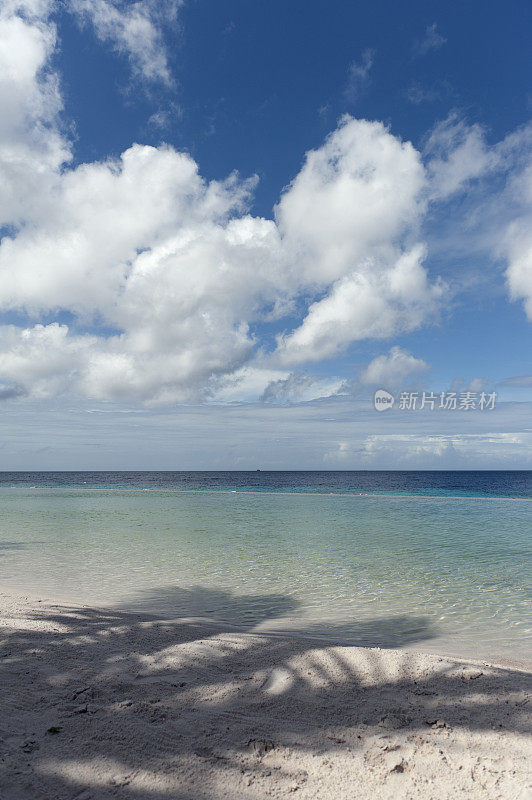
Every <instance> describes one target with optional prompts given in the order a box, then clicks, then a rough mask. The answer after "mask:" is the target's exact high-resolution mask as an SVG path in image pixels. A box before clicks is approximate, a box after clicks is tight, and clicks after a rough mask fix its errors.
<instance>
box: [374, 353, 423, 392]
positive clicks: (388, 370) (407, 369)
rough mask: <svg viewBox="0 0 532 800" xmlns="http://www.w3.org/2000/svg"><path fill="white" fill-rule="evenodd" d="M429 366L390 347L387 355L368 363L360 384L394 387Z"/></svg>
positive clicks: (419, 359)
mask: <svg viewBox="0 0 532 800" xmlns="http://www.w3.org/2000/svg"><path fill="white" fill-rule="evenodd" d="M427 369H429V365H428V364H427V363H426V362H425V361H423V359H421V358H416V357H415V356H413V355H412V353H409V352H408V351H407V350H402V349H401V348H400V347H392V348H391V350H390V352H389V353H388V354H387V355H382V356H377V358H374V359H373V361H370V363H369V364H368V366H367V367H366V369H365V370H364V372H363V373H362V375H361V381H362V383H369V384H382V385H383V386H396V385H397V384H399V383H401V381H403V380H404V379H405V378H406V377H407V376H408V375H411V374H412V373H416V372H424V371H425V370H427Z"/></svg>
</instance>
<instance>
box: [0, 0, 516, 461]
mask: <svg viewBox="0 0 532 800" xmlns="http://www.w3.org/2000/svg"><path fill="white" fill-rule="evenodd" d="M529 17H530V9H529V8H528V6H527V4H525V3H522V2H511V3H506V4H504V5H503V4H502V3H499V4H494V3H492V4H485V3H480V2H468V3H462V2H449V3H439V2H419V3H418V2H412V3H409V4H408V6H407V7H405V6H401V5H400V4H397V3H392V2H377V3H373V4H361V3H350V4H348V3H345V2H328V3H321V2H320V3H318V2H305V3H303V2H289V3H287V2H282V3H281V2H269V3H259V2H249V0H247V2H244V0H241V1H240V2H233V1H232V0H228V1H227V2H224V3H220V2H214V1H213V0H210V1H209V2H207V0H195V1H194V2H174V1H173V0H140V2H138V3H135V4H132V3H124V2H118V0H71V2H67V3H56V2H54V1H53V0H22V2H16V0H9V1H8V2H7V3H5V4H4V7H3V9H2V11H1V12H0V45H1V48H0V60H1V61H2V77H0V101H1V102H2V106H3V107H4V109H6V113H5V115H4V122H3V123H2V125H0V178H1V180H2V185H3V187H4V191H3V199H1V200H0V215H1V219H0V226H1V227H0V232H1V233H2V235H3V239H2V241H1V243H0V272H1V273H2V275H3V279H2V281H1V282H0V313H1V321H0V397H1V398H2V400H1V402H2V408H3V414H2V419H1V420H0V432H1V433H0V435H1V436H2V439H1V440H0V444H1V446H0V468H3V469H16V468H20V469H27V468H31V467H34V468H39V469H47V468H48V469H60V468H65V469H66V468H69V469H75V468H79V469H83V468H91V469H95V468H100V469H106V468H109V469H119V468H128V467H129V468H136V469H142V468H154V469H157V468H160V469H165V468H167V469H172V468H175V469H179V468H185V469H186V468H198V469H199V468H210V467H212V468H255V467H256V466H257V465H259V466H263V467H264V468H279V469H282V468H312V469H320V468H331V469H332V468H339V469H349V468H353V469H357V468H364V469H371V468H418V467H419V468H435V469H437V468H497V467H501V468H526V467H530V466H531V465H532V363H531V352H532V346H531V345H532V338H531V323H532V180H531V175H532V159H531V152H532V148H531V143H532V126H531V125H530V110H531V97H532V95H531V91H530V63H529V57H528V52H529V48H528V41H527V31H529V30H530V18H529ZM377 388H386V389H387V390H389V391H390V392H391V393H393V394H394V396H395V397H396V398H398V397H399V394H400V392H401V391H414V392H417V393H418V394H419V395H420V396H421V394H422V392H423V391H426V392H429V391H432V392H436V393H441V392H451V391H455V392H457V393H458V394H459V393H460V392H464V391H471V392H474V393H476V395H477V399H478V398H480V394H481V393H482V392H485V393H491V392H497V403H496V408H495V409H494V410H492V411H480V410H479V409H475V410H472V411H467V412H466V411H460V410H456V411H440V410H438V409H436V410H435V411H434V412H430V413H429V412H427V411H421V410H416V411H412V412H411V413H408V412H405V411H401V410H400V409H399V408H398V403H396V406H395V407H394V408H393V409H391V410H390V411H387V412H386V413H385V414H377V413H376V412H375V410H374V408H373V393H374V391H375V389H377ZM154 431H157V435H154ZM272 443H274V444H272Z"/></svg>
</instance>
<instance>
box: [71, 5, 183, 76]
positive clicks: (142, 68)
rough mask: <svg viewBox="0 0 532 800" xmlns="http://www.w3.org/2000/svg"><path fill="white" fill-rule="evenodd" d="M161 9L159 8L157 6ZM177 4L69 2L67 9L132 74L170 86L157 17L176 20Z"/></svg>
mask: <svg viewBox="0 0 532 800" xmlns="http://www.w3.org/2000/svg"><path fill="white" fill-rule="evenodd" d="M161 5H162V6H163V7H162V8H160V6H161ZM180 5H181V2H180V0H174V1H173V2H168V3H165V4H161V3H160V2H159V3H157V2H156V0H139V2H133V3H129V2H124V1H123V0H70V9H71V10H72V11H73V12H74V13H75V14H77V15H78V16H79V18H80V19H81V20H89V21H90V22H91V23H92V25H93V26H94V30H95V32H96V35H97V36H98V38H99V39H101V40H102V41H103V42H109V43H110V44H111V45H112V46H113V47H114V48H115V49H116V50H117V51H118V52H119V53H122V54H124V55H126V56H127V57H128V59H129V61H130V63H131V66H132V68H133V70H134V72H135V73H136V74H137V75H139V76H141V77H142V78H144V79H146V80H148V81H153V80H160V81H163V82H164V83H167V84H169V83H171V74H170V70H169V68H168V59H167V54H166V49H165V46H164V42H163V36H162V32H161V26H160V16H161V14H162V13H164V15H165V17H166V18H167V19H168V18H172V17H174V18H175V13H176V11H177V9H178V7H179V6H180Z"/></svg>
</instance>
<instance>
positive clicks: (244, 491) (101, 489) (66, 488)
mask: <svg viewBox="0 0 532 800" xmlns="http://www.w3.org/2000/svg"><path fill="white" fill-rule="evenodd" d="M2 489H20V490H26V491H27V490H29V489H31V490H35V491H41V490H43V491H52V492H56V491H80V492H124V493H127V492H129V493H131V494H139V493H140V492H162V493H166V494H243V495H246V494H249V495H281V496H282V497H298V496H301V497H386V498H388V499H394V498H398V499H405V500H514V501H515V500H517V501H521V500H523V501H525V502H532V497H510V496H503V495H471V496H469V495H442V494H393V493H386V492H354V491H353V492H302V491H293V492H288V491H284V490H272V491H259V490H255V489H169V488H163V487H149V486H146V487H128V486H124V487H119V486H116V487H115V486H0V490H2Z"/></svg>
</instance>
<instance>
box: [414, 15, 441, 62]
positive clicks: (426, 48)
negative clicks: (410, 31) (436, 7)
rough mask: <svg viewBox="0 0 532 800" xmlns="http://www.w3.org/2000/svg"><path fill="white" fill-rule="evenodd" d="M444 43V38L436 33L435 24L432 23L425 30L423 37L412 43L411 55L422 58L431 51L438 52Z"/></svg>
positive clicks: (436, 27)
mask: <svg viewBox="0 0 532 800" xmlns="http://www.w3.org/2000/svg"><path fill="white" fill-rule="evenodd" d="M446 41H447V39H446V38H445V36H442V34H441V33H440V32H439V31H438V26H437V24H436V23H435V22H433V23H432V25H427V27H426V28H425V35H424V37H423V38H422V39H418V40H417V41H416V42H414V45H413V47H412V53H413V55H414V56H424V55H426V54H427V53H429V52H430V51H431V50H439V49H440V47H443V45H444V44H445V42H446Z"/></svg>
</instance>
